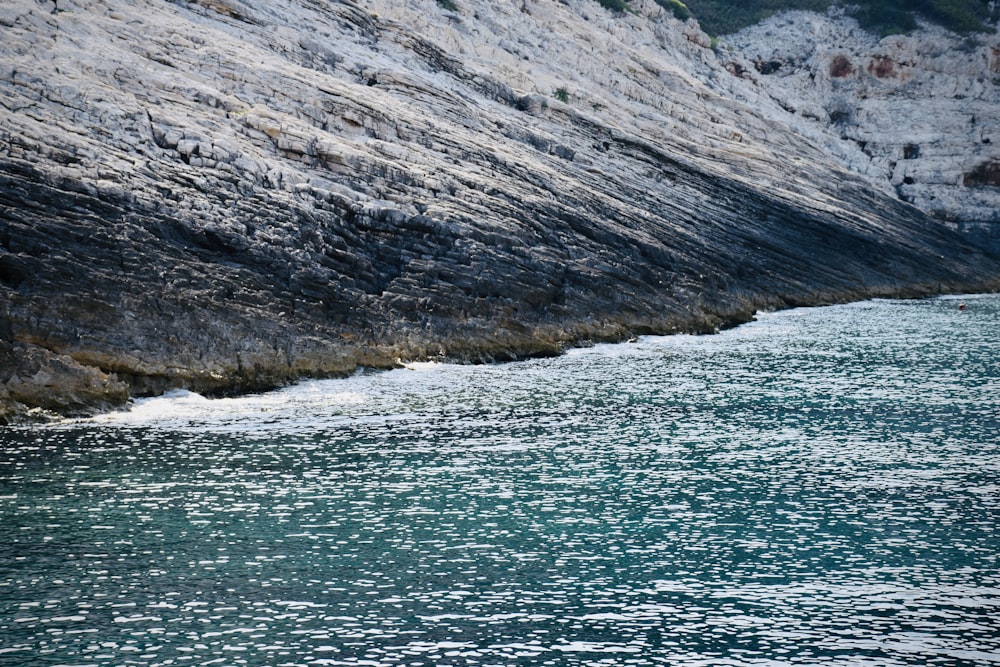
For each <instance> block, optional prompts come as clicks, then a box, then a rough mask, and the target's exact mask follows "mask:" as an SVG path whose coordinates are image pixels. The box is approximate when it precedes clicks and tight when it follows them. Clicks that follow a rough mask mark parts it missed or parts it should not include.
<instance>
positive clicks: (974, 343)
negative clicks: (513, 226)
mask: <svg viewBox="0 0 1000 667" xmlns="http://www.w3.org/2000/svg"><path fill="white" fill-rule="evenodd" d="M964 299H965V300H966V302H967V303H969V304H970V307H969V308H968V310H967V311H965V312H962V313H959V312H958V311H957V308H956V301H955V300H954V299H934V300H926V301H874V302H866V303H860V304H851V305H846V306H837V307H830V308H823V309H808V310H797V311H789V312H781V313H772V314H765V315H762V316H761V317H760V318H759V320H758V321H757V322H755V323H752V324H750V325H747V326H744V327H741V328H739V329H735V330H732V331H727V332H724V333H722V334H720V335H718V336H712V337H693V336H675V337H666V338H652V337H651V338H643V339H640V340H639V341H638V342H637V343H635V344H631V345H618V346H597V347H594V348H588V349H582V350H574V351H572V352H571V353H569V354H567V355H565V356H563V357H560V358H556V359H543V360H534V361H529V362H523V363H517V364H507V365H502V366H480V367H473V366H456V365H449V364H419V365H416V366H414V367H413V368H412V369H404V370H399V371H393V372H380V373H376V372H366V373H359V374H357V375H355V376H353V377H350V378H347V379H344V380H332V381H316V382H307V383H303V384H301V385H297V386H295V387H289V388H287V389H284V390H282V391H278V392H273V393H270V394H265V395H255V396H246V397H241V398H237V399H222V400H212V401H209V400H206V399H204V398H202V397H200V396H197V395H194V394H189V393H176V394H173V395H170V396H167V397H163V398H159V399H149V400H145V401H141V402H138V403H137V405H136V407H135V409H133V410H132V411H131V412H129V413H120V414H113V415H106V416H103V417H101V418H98V419H94V420H86V421H82V422H75V423H67V424H62V425H55V426H51V427H36V428H17V429H5V430H3V431H0V441H2V446H0V537H2V544H0V664H3V665H34V664H59V663H62V664H95V665H98V664H100V665H104V664H108V665H111V664H130V665H168V664H170V665H179V664H198V665H201V664H212V663H213V661H217V662H216V663H215V664H247V665H271V664H289V665H293V664H301V665H317V664H327V665H358V664H370V665H383V664H384V665H393V664H402V663H409V664H455V665H471V664H510V665H581V664H586V665H599V664H614V665H651V664H669V665H788V664H803V665H809V664H816V665H926V664H947V665H962V664H968V665H983V664H987V665H988V664H998V663H1000V657H998V656H1000V638H998V634H997V631H996V622H995V619H996V618H997V617H1000V574H998V572H1000V570H998V563H997V557H998V554H1000V547H998V544H1000V542H998V540H997V535H996V526H997V524H998V518H1000V493H998V491H1000V475H998V472H1000V403H998V397H1000V362H998V357H997V354H996V351H997V346H996V342H995V340H996V338H995V336H996V331H997V325H998V324H1000V298H998V297H995V296H982V297H964Z"/></svg>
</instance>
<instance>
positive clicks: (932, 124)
mask: <svg viewBox="0 0 1000 667" xmlns="http://www.w3.org/2000/svg"><path fill="white" fill-rule="evenodd" d="M724 42H725V44H726V47H727V48H723V49H722V50H721V51H720V59H721V60H723V61H726V63H727V65H728V66H729V67H730V69H742V70H743V72H744V78H745V79H746V80H747V81H748V82H749V83H751V85H752V87H754V88H756V89H757V90H759V91H760V92H762V93H763V94H764V95H765V96H766V97H768V98H770V99H771V100H773V101H776V102H778V104H779V105H780V106H781V107H782V108H783V109H784V110H785V111H786V112H788V113H787V115H786V114H782V120H783V121H784V122H786V123H787V124H788V125H789V126H790V127H793V128H795V130H796V131H798V132H800V133H803V134H807V135H811V136H819V135H825V136H826V139H825V140H822V139H821V140H820V141H822V142H823V143H824V144H825V145H826V146H827V148H828V150H829V152H830V153H831V155H834V156H835V157H837V158H838V159H839V160H840V161H841V162H842V163H843V164H844V165H845V166H847V167H848V168H849V169H851V170H852V171H854V172H857V173H859V174H862V175H864V176H866V177H868V178H870V179H871V180H872V182H873V183H874V184H875V185H876V186H880V185H881V186H883V187H884V188H886V190H887V192H890V193H893V194H895V195H896V196H897V197H898V198H900V199H902V200H903V201H906V202H909V203H912V204H913V205H915V206H916V207H918V208H919V209H921V210H922V211H925V212H927V213H928V214H930V215H932V216H934V217H935V218H937V219H939V220H941V221H942V222H944V223H946V224H947V225H948V226H950V227H953V228H960V229H963V230H966V231H969V232H971V233H973V234H975V235H977V236H979V237H981V238H983V240H984V241H987V242H990V243H992V244H993V246H994V247H997V246H998V245H1000V224H998V223H1000V33H989V34H984V33H975V34H970V35H964V36H963V35H956V34H954V33H949V32H947V31H945V30H944V29H943V28H940V27H936V26H932V25H925V26H923V27H922V28H921V29H920V30H917V31H914V32H913V33H911V34H908V35H893V36H890V37H886V38H884V39H879V38H877V37H875V36H874V35H872V34H870V33H867V32H865V31H863V30H860V29H859V28H858V27H857V24H856V23H855V22H854V20H853V19H850V18H846V17H843V16H836V15H833V16H821V15H818V14H814V13H810V12H788V13H786V14H783V15H780V16H777V17H774V18H771V19H769V20H767V21H765V22H763V23H761V24H759V25H757V26H753V27H751V28H747V29H746V30H743V31H742V32H740V33H738V34H736V35H731V36H729V37H726V38H725V39H724Z"/></svg>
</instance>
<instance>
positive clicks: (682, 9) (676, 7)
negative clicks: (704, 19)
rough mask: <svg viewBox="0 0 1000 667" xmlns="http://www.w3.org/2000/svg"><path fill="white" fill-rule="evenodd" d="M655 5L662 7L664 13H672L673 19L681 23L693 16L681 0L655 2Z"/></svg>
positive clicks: (658, 0) (659, 0)
mask: <svg viewBox="0 0 1000 667" xmlns="http://www.w3.org/2000/svg"><path fill="white" fill-rule="evenodd" d="M656 4H658V5H659V6H660V7H662V8H663V10H664V11H667V12H672V13H673V15H674V18H677V19H680V20H681V21H687V20H688V19H689V18H691V17H692V16H693V14H691V10H690V9H688V6H687V5H685V4H684V3H683V2H681V0H656Z"/></svg>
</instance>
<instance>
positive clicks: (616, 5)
mask: <svg viewBox="0 0 1000 667" xmlns="http://www.w3.org/2000/svg"><path fill="white" fill-rule="evenodd" d="M597 4H599V5H600V6H601V7H604V8H605V9H610V10H611V11H613V12H627V11H629V9H630V7H629V6H628V3H627V2H625V0H597Z"/></svg>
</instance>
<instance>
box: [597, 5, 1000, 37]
mask: <svg viewBox="0 0 1000 667" xmlns="http://www.w3.org/2000/svg"><path fill="white" fill-rule="evenodd" d="M599 1H601V0H599ZM615 1H616V2H621V0H615ZM605 2H606V0H604V1H602V4H605ZM657 2H658V3H659V4H660V5H661V6H666V5H668V4H669V5H671V7H670V8H671V9H673V6H674V5H680V6H682V7H684V8H685V10H690V12H691V14H693V15H694V17H695V18H696V19H698V22H699V23H700V24H701V27H702V29H703V30H704V31H705V32H707V33H708V34H710V35H725V34H728V33H731V32H736V31H737V30H739V29H741V28H745V27H746V26H749V25H753V24H754V23H758V22H759V21H761V20H763V19H765V18H767V17H768V16H770V15H772V14H774V13H776V12H779V11H782V10H786V9H810V10H813V11H818V12H825V11H826V10H827V9H828V8H829V7H830V6H832V5H843V6H844V8H845V11H847V12H848V13H850V14H851V15H852V16H854V17H855V18H857V19H858V22H859V23H860V24H861V25H862V27H864V28H866V29H868V30H870V31H872V32H874V33H877V34H881V35H889V34H894V33H902V32H908V31H910V30H913V29H914V28H916V27H917V17H918V16H920V17H923V18H925V19H927V20H929V21H932V22H934V23H938V24H940V25H942V26H944V27H946V28H948V29H950V30H954V31H955V32H960V33H962V32H975V31H986V30H993V27H992V25H991V24H993V23H995V22H996V20H997V19H998V18H1000V9H998V8H997V6H996V5H994V6H993V7H992V9H991V5H992V4H993V3H991V2H990V1H989V0H859V1H852V2H848V3H843V2H839V1H837V0H686V2H685V3H684V4H681V3H680V2H677V1H676V0H662V1H661V0H657ZM675 13H677V12H676V11H675ZM679 18H684V17H683V16H679Z"/></svg>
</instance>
